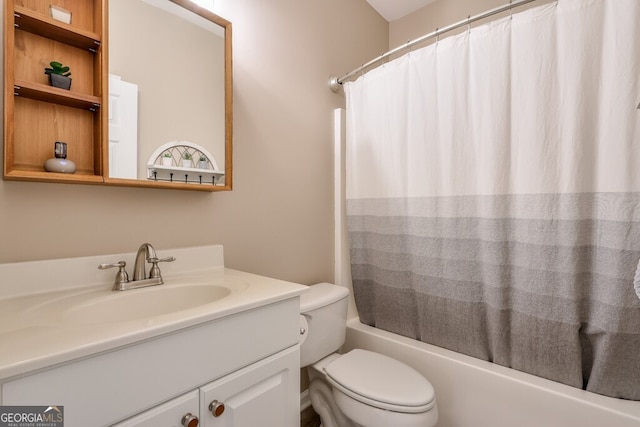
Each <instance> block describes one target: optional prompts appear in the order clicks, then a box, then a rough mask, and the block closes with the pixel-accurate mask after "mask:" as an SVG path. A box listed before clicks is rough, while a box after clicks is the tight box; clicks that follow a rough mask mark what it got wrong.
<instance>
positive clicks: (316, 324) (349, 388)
mask: <svg viewBox="0 0 640 427" xmlns="http://www.w3.org/2000/svg"><path fill="white" fill-rule="evenodd" d="M348 297H349V292H348V290H347V289H346V288H343V287H340V286H336V285H332V284H329V283H320V284H318V285H314V286H311V287H310V289H309V291H307V292H306V293H305V294H303V295H302V296H301V299H300V312H301V334H302V339H301V341H300V355H301V356H300V360H301V365H302V366H303V367H304V366H307V367H309V378H310V380H311V382H310V386H309V395H310V397H311V404H312V406H313V408H314V410H315V411H316V412H317V413H318V414H319V415H320V418H321V419H322V426H323V427H389V426H393V427H432V426H435V425H436V422H437V420H438V408H437V405H436V399H435V392H434V390H433V387H432V385H431V383H429V381H428V380H427V379H426V378H424V377H423V376H422V375H421V374H420V373H419V372H418V371H416V370H414V369H413V368H411V367H409V366H407V365H405V364H404V363H402V362H399V361H397V360H395V359H392V358H390V357H388V356H385V355H382V354H378V353H375V352H372V351H367V350H361V349H355V350H352V351H350V352H348V353H346V354H343V355H341V354H338V353H335V352H336V351H337V350H338V349H339V348H340V347H341V346H342V344H343V343H344V339H345V334H346V316H347V305H348Z"/></svg>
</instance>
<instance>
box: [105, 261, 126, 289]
mask: <svg viewBox="0 0 640 427" xmlns="http://www.w3.org/2000/svg"><path fill="white" fill-rule="evenodd" d="M126 266H127V263H126V262H124V261H118V262H115V263H112V264H100V265H99V266H98V268H99V269H100V270H106V269H107V268H118V272H117V273H116V280H115V285H116V286H118V285H121V284H123V283H128V282H129V274H127V270H126V269H125V267H126Z"/></svg>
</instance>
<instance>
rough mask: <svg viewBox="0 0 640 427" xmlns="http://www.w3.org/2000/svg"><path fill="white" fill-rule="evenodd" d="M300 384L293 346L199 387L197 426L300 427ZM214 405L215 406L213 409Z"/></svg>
mask: <svg viewBox="0 0 640 427" xmlns="http://www.w3.org/2000/svg"><path fill="white" fill-rule="evenodd" d="M299 384H300V351H299V347H298V346H297V345H296V346H295V347H292V348H290V349H288V350H285V351H283V352H280V353H278V354H276V355H274V356H271V357H268V358H266V359H263V360H261V361H260V362H257V363H254V364H253V365H250V366H248V367H246V368H244V369H241V370H239V371H236V372H234V373H232V374H229V375H227V376H226V377H223V378H221V379H220V380H218V381H214V382H212V383H210V384H208V385H206V386H204V387H201V388H200V420H201V424H200V425H201V426H203V427H255V426H269V427H276V426H277V427H296V426H299V425H300V385H299ZM212 402H214V405H212ZM216 402H217V404H218V406H217V407H214V406H215V405H216ZM220 405H224V406H223V407H220ZM210 406H212V408H213V409H214V412H215V409H217V410H218V414H219V415H218V416H214V414H213V413H212V411H210V410H209V407H210Z"/></svg>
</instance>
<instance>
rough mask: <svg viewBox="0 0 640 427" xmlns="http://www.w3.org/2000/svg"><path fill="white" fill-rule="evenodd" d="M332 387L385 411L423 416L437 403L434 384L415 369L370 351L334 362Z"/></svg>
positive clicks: (329, 368)
mask: <svg viewBox="0 0 640 427" xmlns="http://www.w3.org/2000/svg"><path fill="white" fill-rule="evenodd" d="M325 372H326V374H327V377H328V379H329V381H330V382H331V384H332V385H333V386H334V387H336V388H338V389H339V390H341V391H342V392H343V393H345V394H347V395H349V396H350V397H352V398H354V399H357V400H359V401H361V402H363V403H367V404H369V405H372V406H376V407H378V408H381V409H387V410H392V411H396V412H410V413H419V412H424V411H427V410H429V409H431V407H432V406H433V404H434V401H435V392H434V390H433V386H432V385H431V383H430V382H429V381H428V380H427V379H426V378H425V377H423V376H422V375H421V374H420V373H419V372H418V371H416V370H415V369H413V368H411V367H409V366H407V365H405V364H404V363H401V362H399V361H397V360H395V359H392V358H390V357H387V356H384V355H382V354H378V353H373V352H371V351H367V350H360V349H356V350H352V351H350V352H349V353H347V354H345V355H344V356H342V357H340V358H338V359H337V360H335V361H334V362H332V363H330V364H329V365H328V366H327V367H326V368H325Z"/></svg>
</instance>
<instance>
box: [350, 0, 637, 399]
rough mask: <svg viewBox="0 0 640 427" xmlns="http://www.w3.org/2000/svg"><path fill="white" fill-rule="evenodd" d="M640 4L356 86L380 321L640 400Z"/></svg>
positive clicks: (371, 282)
mask: <svg viewBox="0 0 640 427" xmlns="http://www.w3.org/2000/svg"><path fill="white" fill-rule="evenodd" d="M639 64H640V1H638V0H559V2H557V3H555V2H554V3H551V4H547V5H543V6H540V7H537V8H535V9H530V10H527V11H525V12H522V13H518V14H514V15H513V16H510V17H507V18H504V19H501V20H497V21H495V22H493V23H491V24H488V25H484V26H481V27H478V28H474V29H471V30H468V31H466V32H465V33H463V34H460V35H457V36H454V37H449V38H446V39H441V40H439V41H437V42H435V43H434V44H432V45H430V46H428V47H425V48H422V49H420V50H415V51H412V52H409V53H408V54H406V55H404V56H403V57H401V58H398V59H396V60H394V61H391V62H389V63H387V64H385V65H383V66H381V67H379V68H377V69H375V70H373V71H370V72H369V73H367V74H365V75H363V76H361V77H360V78H359V79H358V80H356V81H355V82H352V83H346V84H345V90H346V96H347V149H346V150H347V151H346V162H347V166H346V167H347V172H346V181H347V190H346V191H347V224H348V230H349V239H350V245H351V263H352V278H353V287H354V294H355V298H356V304H357V308H358V312H359V315H360V319H361V321H362V322H363V323H365V324H368V325H372V326H375V327H377V328H381V329H385V330H388V331H392V332H395V333H398V334H402V335H406V336H409V337H412V338H415V339H419V340H422V341H425V342H428V343H432V344H435V345H437V346H441V347H445V348H448V349H451V350H454V351H457V352H461V353H464V354H467V355H471V356H474V357H478V358H481V359H485V360H488V361H492V362H494V363H498V364H500V365H504V366H508V367H511V368H514V369H518V370H521V371H524V372H528V373H531V374H534V375H538V376H541V377H544V378H548V379H551V380H555V381H559V382H562V383H564V384H568V385H571V386H574V387H579V388H583V389H586V390H589V391H592V392H595V393H600V394H604V395H607V396H612V397H619V398H625V399H633V400H640V299H639V298H638V297H637V296H636V294H635V292H634V285H633V281H634V273H635V271H636V266H637V264H638V259H639V258H640V110H638V109H637V106H638V103H639V102H640V67H639Z"/></svg>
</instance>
